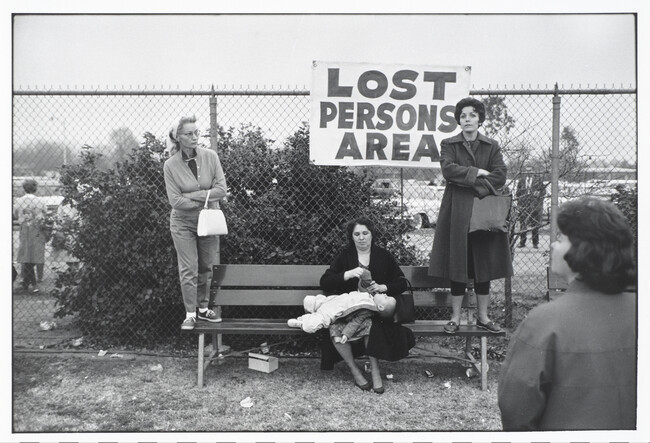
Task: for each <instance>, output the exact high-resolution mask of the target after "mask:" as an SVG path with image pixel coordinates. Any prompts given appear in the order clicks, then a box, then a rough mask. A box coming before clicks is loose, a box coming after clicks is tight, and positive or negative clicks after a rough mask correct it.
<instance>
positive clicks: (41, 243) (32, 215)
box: [14, 194, 47, 263]
mask: <svg viewBox="0 0 650 443" xmlns="http://www.w3.org/2000/svg"><path fill="white" fill-rule="evenodd" d="M14 208H15V209H14V217H16V218H17V219H18V223H20V236H19V238H20V245H19V247H18V255H17V257H16V261H17V262H18V263H44V262H45V243H46V242H47V238H46V237H45V234H44V232H43V220H44V218H45V213H46V210H47V207H46V206H45V203H44V202H43V200H42V199H41V198H40V197H37V196H35V195H34V194H25V195H23V196H22V197H20V198H18V199H16V203H15V205H14Z"/></svg>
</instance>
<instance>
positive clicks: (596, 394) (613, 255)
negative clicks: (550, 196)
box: [498, 198, 637, 431]
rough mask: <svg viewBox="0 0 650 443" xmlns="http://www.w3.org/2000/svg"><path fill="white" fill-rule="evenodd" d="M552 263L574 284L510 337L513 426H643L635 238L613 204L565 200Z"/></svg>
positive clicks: (505, 416) (504, 392)
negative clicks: (638, 413) (633, 289)
mask: <svg viewBox="0 0 650 443" xmlns="http://www.w3.org/2000/svg"><path fill="white" fill-rule="evenodd" d="M557 225H558V228H559V231H560V232H559V235H558V238H557V240H556V241H554V242H553V243H552V244H551V271H552V272H554V273H555V274H557V275H559V276H560V277H563V278H564V279H566V280H567V281H568V282H569V286H568V288H567V290H566V292H565V293H564V294H563V295H561V296H559V298H557V299H555V300H553V301H551V302H550V303H545V304H542V305H539V306H537V307H535V308H534V309H533V310H531V311H530V312H529V313H528V316H527V317H526V318H525V319H524V320H523V321H522V322H521V324H520V325H519V327H518V328H517V330H516V331H515V333H514V335H513V337H512V338H511V339H510V344H509V346H508V353H507V357H506V360H505V362H504V365H503V366H502V368H501V373H500V375H499V392H498V400H499V408H500V409H501V421H502V424H503V429H504V430H507V431H534V430H590V429H635V427H636V406H637V404H636V398H637V397H636V387H637V385H636V380H637V374H636V367H637V358H636V356H637V341H636V335H637V328H636V312H637V308H636V303H637V300H636V294H635V293H634V292H624V291H625V289H626V287H627V286H628V285H631V284H634V281H635V264H634V237H633V234H632V230H631V229H630V226H629V224H628V222H627V220H626V219H625V217H624V216H623V214H622V213H621V211H620V210H619V209H618V208H616V206H614V204H613V203H610V202H604V201H600V200H596V199H593V198H591V199H590V198H585V199H579V200H573V201H570V202H567V203H565V204H564V205H562V207H561V208H560V212H559V214H558V217H557Z"/></svg>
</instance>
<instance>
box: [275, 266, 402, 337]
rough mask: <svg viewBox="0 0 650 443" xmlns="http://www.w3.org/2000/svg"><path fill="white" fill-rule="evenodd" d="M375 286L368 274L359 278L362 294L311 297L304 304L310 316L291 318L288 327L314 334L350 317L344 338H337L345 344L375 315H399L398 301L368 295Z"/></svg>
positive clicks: (360, 292) (355, 292)
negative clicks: (396, 312) (369, 290)
mask: <svg viewBox="0 0 650 443" xmlns="http://www.w3.org/2000/svg"><path fill="white" fill-rule="evenodd" d="M371 284H372V279H371V278H370V272H367V273H366V272H364V274H363V275H362V276H361V278H360V279H359V291H352V292H349V293H345V294H341V295H330V296H324V295H315V296H314V295H308V296H307V297H305V300H304V301H303V305H304V308H305V311H306V312H307V314H305V315H301V316H300V317H298V318H291V319H289V320H288V321H287V325H288V326H289V327H292V328H302V330H303V331H305V332H308V333H310V334H313V333H314V332H316V331H318V330H319V329H323V328H328V327H329V326H330V325H331V324H332V323H334V322H335V321H337V320H339V319H342V318H344V317H347V318H346V320H345V326H344V327H343V329H342V333H341V335H340V336H336V337H334V340H335V341H337V342H341V343H345V342H347V341H348V339H350V338H352V337H354V336H355V334H356V332H357V331H358V330H359V329H360V328H362V327H363V325H364V322H365V321H366V320H369V319H370V317H371V316H372V315H373V314H374V313H375V312H377V313H379V315H380V316H381V317H382V318H391V317H392V316H393V314H394V313H395V305H396V301H395V299H394V298H393V297H389V296H388V295H386V294H381V293H379V294H374V295H373V294H370V293H368V292H367V289H366V288H367V287H368V286H370V285H371Z"/></svg>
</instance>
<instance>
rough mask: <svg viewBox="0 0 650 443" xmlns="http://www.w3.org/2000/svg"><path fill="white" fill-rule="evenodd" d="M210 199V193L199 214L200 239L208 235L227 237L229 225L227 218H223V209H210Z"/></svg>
mask: <svg viewBox="0 0 650 443" xmlns="http://www.w3.org/2000/svg"><path fill="white" fill-rule="evenodd" d="M209 198H210V191H208V195H207V196H206V197H205V206H203V209H201V212H200V213H199V225H198V226H197V228H196V233H197V234H198V235H199V237H205V236H208V235H226V234H228V225H227V224H226V217H224V216H223V211H221V209H210V208H208V199H209Z"/></svg>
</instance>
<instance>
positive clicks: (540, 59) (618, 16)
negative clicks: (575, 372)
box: [0, 0, 650, 441]
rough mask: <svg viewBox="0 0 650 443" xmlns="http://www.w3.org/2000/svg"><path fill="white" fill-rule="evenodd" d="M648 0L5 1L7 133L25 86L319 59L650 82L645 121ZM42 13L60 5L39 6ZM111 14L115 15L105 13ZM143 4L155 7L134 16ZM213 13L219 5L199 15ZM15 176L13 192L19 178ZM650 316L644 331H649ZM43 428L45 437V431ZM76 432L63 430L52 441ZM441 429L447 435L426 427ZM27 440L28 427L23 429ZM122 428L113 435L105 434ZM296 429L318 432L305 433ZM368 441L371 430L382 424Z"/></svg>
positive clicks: (202, 77)
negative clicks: (15, 99) (16, 94)
mask: <svg viewBox="0 0 650 443" xmlns="http://www.w3.org/2000/svg"><path fill="white" fill-rule="evenodd" d="M644 1H645V0H619V1H616V2H612V1H609V2H607V1H601V0H592V1H589V2H583V1H569V0H564V1H558V0H547V1H545V2H531V3H543V5H535V6H532V7H531V6H524V5H522V3H524V2H521V1H519V2H515V1H505V0H504V1H491V2H486V1H463V0H458V1H455V2H453V3H452V2H444V4H441V5H438V4H436V5H435V6H432V4H433V3H436V2H426V3H425V2H421V3H419V4H418V2H410V3H406V2H391V3H390V4H386V5H385V4H384V2H383V1H374V2H370V1H359V2H350V1H349V0H348V1H347V2H343V1H338V0H336V1H334V0H330V1H328V2H318V3H319V5H318V6H316V7H314V6H307V4H308V3H309V2H305V1H302V2H297V1H291V2H290V1H280V0H278V1H277V2H246V1H244V0H241V1H240V2H237V3H230V2H223V3H222V2H207V1H204V0H195V1H193V2H178V1H176V2H173V3H172V2H168V1H158V2H154V1H149V0H141V1H137V0H120V1H112V2H100V1H96V2H95V1H91V2H88V1H76V0H75V1H58V0H49V1H45V0H21V1H18V0H5V1H4V2H3V6H0V8H3V9H2V12H3V13H4V15H3V16H2V18H3V20H2V22H3V23H2V28H1V29H2V36H3V38H2V40H1V45H2V57H3V59H4V63H3V68H0V69H2V72H3V80H4V82H5V83H4V86H5V88H3V90H2V91H3V93H4V96H3V97H2V98H3V99H4V100H2V103H3V105H4V107H3V108H2V109H3V111H4V112H3V117H4V118H3V119H2V125H3V126H2V128H3V130H4V131H3V133H4V134H5V137H6V138H5V140H6V143H7V144H11V143H12V140H11V138H10V137H11V133H12V130H11V118H10V116H11V112H12V108H11V103H12V94H11V91H12V90H13V89H16V90H21V89H34V88H39V89H55V90H58V89H94V88H100V89H105V88H111V89H112V88H115V89H136V90H142V89H144V88H147V89H154V88H155V89H173V90H175V89H208V88H209V87H210V85H215V88H217V89H221V88H223V89H240V88H243V89H271V88H272V89H301V90H302V89H309V84H310V80H311V63H312V61H313V60H323V61H342V62H343V61H349V62H369V63H384V62H389V63H403V64H418V65H422V64H425V65H440V64H442V65H471V66H472V80H471V83H472V85H473V89H484V88H485V89H487V88H494V87H507V88H509V89H516V88H521V86H523V87H526V88H530V87H532V88H544V89H546V88H551V87H552V86H553V85H554V84H555V83H556V82H557V83H559V85H560V87H565V88H570V87H575V88H578V87H587V86H589V87H612V86H614V87H624V88H629V87H632V88H635V87H639V100H638V120H639V121H642V122H644V121H645V122H647V121H650V120H649V119H650V116H649V115H648V112H647V111H646V109H647V104H646V103H647V101H646V100H645V98H647V97H645V95H647V94H645V93H644V92H643V88H644V87H645V82H644V81H643V80H646V81H647V79H648V75H649V72H648V70H647V67H646V66H647V63H646V62H645V60H647V59H649V58H648V54H647V50H646V49H647V48H646V44H645V42H647V41H650V39H648V35H647V32H648V31H647V30H648V29H650V24H649V23H648V19H647V13H648V7H647V6H646V3H645V2H644ZM439 3H442V2H439ZM271 4H272V6H270V5H271ZM422 4H425V6H421V5H422ZM215 5H218V6H215ZM434 7H435V10H434ZM242 12H243V13H244V14H239V13H242ZM626 12H638V13H639V15H638V19H639V22H638V24H639V26H638V28H635V21H634V16H633V15H632V14H626ZM12 13H24V14H26V15H18V16H14V18H13V23H12V22H11V15H10V14H12ZM41 13H47V14H49V15H38V14H41ZM100 13H101V14H110V13H113V14H114V15H94V14H100ZM140 13H144V14H145V15H133V14H140ZM161 13H164V15H161ZM202 13H209V15H193V14H202ZM66 14H80V15H72V16H71V15H66ZM187 14H189V15H187ZM12 25H13V26H12ZM637 29H638V31H637ZM637 44H638V46H637ZM637 62H639V64H638V65H637ZM637 69H638V71H637ZM638 142H639V146H641V147H644V146H645V147H647V146H648V137H647V133H646V132H645V130H644V127H643V125H640V129H639V137H638ZM639 151H640V152H639V162H640V163H639V164H640V168H641V169H643V165H644V164H647V162H646V161H645V159H646V156H647V154H646V150H645V149H640V150H639ZM3 166H4V168H5V169H3V170H2V171H1V172H0V173H3V176H4V177H7V178H9V177H10V176H11V165H10V163H9V162H3ZM639 175H640V189H641V193H642V200H645V197H643V190H644V189H645V188H644V181H643V174H639ZM6 184H7V187H6V189H9V188H8V186H9V181H7V182H6ZM2 198H3V200H2V203H3V205H6V206H4V207H5V208H8V207H10V196H9V193H4V194H3V197H2ZM643 205H645V203H643ZM644 207H646V206H644ZM7 213H8V212H7ZM639 217H640V219H639V224H640V225H643V222H644V221H645V219H646V218H647V217H645V216H644V212H643V211H640V214H639ZM0 220H3V221H4V223H5V225H4V226H2V227H0V231H1V232H10V231H11V228H10V223H11V222H10V219H9V218H8V217H4V219H2V218H0ZM646 242H647V234H646V233H645V231H644V230H639V244H641V245H643V244H646ZM3 260H4V261H6V266H3V268H6V269H7V270H8V269H9V268H8V261H9V260H10V257H6V256H5V257H3ZM645 263H646V257H645V255H644V254H641V258H640V263H639V269H643V268H644V265H645ZM7 275H8V271H7ZM7 280H8V277H7ZM7 284H8V282H7ZM639 284H640V287H641V291H642V292H643V291H644V292H645V293H647V291H648V288H649V287H650V286H649V284H648V283H647V282H643V281H642V282H640V283H639ZM6 300H7V301H8V300H10V298H9V297H7V298H6ZM639 303H640V309H646V308H647V303H646V302H645V301H644V299H643V297H640V298H639ZM641 305H643V306H641ZM6 308H7V309H3V310H0V312H1V313H2V315H3V316H2V317H0V318H1V319H2V320H4V324H5V325H9V324H11V308H10V307H9V306H6ZM645 312H647V311H645ZM645 317H647V315H643V316H642V315H639V318H645ZM642 323H643V322H640V325H639V326H640V335H643V333H644V331H646V332H647V329H648V328H647V326H643V324H642ZM8 335H9V334H7V336H8ZM8 344H9V345H10V342H9V343H8ZM647 357H648V356H647V353H643V355H641V357H640V358H641V360H640V367H643V363H647V360H648V359H647ZM4 360H5V364H4V365H3V367H2V368H1V369H2V370H3V372H10V370H11V367H10V359H4ZM639 383H640V385H639V386H640V390H641V389H644V387H646V388H647V387H648V384H650V382H648V381H647V379H646V378H644V377H640V378H639ZM6 385H8V383H7V384H6ZM2 394H3V397H2V399H3V400H4V399H6V398H9V395H10V392H5V391H4V390H3V392H2ZM644 407H645V409H644V410H643V411H646V412H647V410H648V408H647V404H644ZM641 416H642V415H640V417H641ZM5 418H6V417H5ZM5 422H8V420H5ZM5 425H6V424H5ZM644 426H645V424H644ZM643 430H644V432H645V433H642V434H628V435H623V436H622V437H619V438H622V439H623V440H618V441H647V438H648V435H650V434H648V429H647V426H646V427H644V428H643ZM7 431H8V432H7ZM0 433H2V437H3V438H1V439H2V440H3V441H5V440H6V441H20V440H21V436H10V435H8V434H9V433H10V430H7V429H4V428H2V429H0ZM44 437H45V436H44V435H40V436H37V439H38V440H39V441H40V440H42V439H43V438H44ZM64 437H65V436H64V435H58V436H55V437H53V440H56V441H60V440H61V439H65V438H64ZM118 437H119V438H118ZM193 437H194V439H193V440H192V441H200V440H205V439H206V436H205V435H198V436H193ZM256 437H259V436H255V435H253V434H251V435H245V436H243V437H242V436H240V437H239V438H238V439H237V440H238V441H242V440H250V441H254V439H255V438H256ZM441 437H442V438H444V436H437V437H436V436H427V438H429V439H435V438H441ZM26 438H27V436H22V440H24V439H26ZM94 438H95V439H94V440H93V436H85V435H83V434H75V435H72V436H69V437H68V439H73V440H74V441H99V440H100V439H98V438H97V437H94ZM120 438H122V437H121V436H116V435H114V434H113V435H109V436H107V437H106V438H105V439H104V440H110V441H116V440H119V439H120ZM136 438H139V439H141V438H144V436H142V437H136ZM152 438H153V439H154V440H156V441H177V439H178V438H179V436H173V435H172V436H166V435H163V434H156V435H154V436H153V437H152ZM182 438H183V439H186V440H187V439H190V440H191V439H192V435H191V434H185V435H183V437H182ZM267 438H268V436H267ZM296 438H298V439H301V440H304V439H305V438H308V439H309V438H311V440H309V441H317V440H318V439H319V437H318V436H314V435H305V434H301V435H300V436H296ZM326 438H327V439H329V440H330V441H337V436H335V435H332V434H330V435H327V436H326ZM394 438H395V437H394ZM396 438H397V439H399V436H397V437H396ZM418 438H421V437H418ZM447 438H448V439H449V438H451V439H453V440H458V439H461V438H471V439H472V440H473V441H493V439H494V438H495V436H494V435H493V434H491V433H483V434H471V436H470V437H467V436H466V435H465V434H462V433H461V434H458V433H457V434H454V435H452V436H447ZM497 438H503V436H501V437H497ZM517 438H519V440H517ZM531 438H532V436H531V435H523V436H517V435H513V434H510V435H508V436H507V438H506V439H507V440H511V441H525V440H528V441H530V439H531ZM540 438H541V439H543V440H544V441H569V440H567V438H570V439H571V441H576V439H580V438H583V440H581V441H598V440H599V439H602V438H603V437H599V436H597V435H593V434H587V435H576V434H572V435H569V436H567V435H564V434H562V433H560V434H558V435H548V434H545V435H542V436H537V439H538V440H539V439H540ZM611 438H616V436H614V435H608V436H607V439H608V441H610V440H609V439H611ZM89 439H90V440H89ZM258 439H259V438H258ZM278 439H279V437H278ZM341 439H347V440H346V441H348V440H350V437H349V436H347V435H343V436H340V437H339V438H338V440H341ZM365 439H366V440H371V435H367V437H365ZM134 440H135V438H134ZM274 440H275V438H274ZM375 440H376V438H375Z"/></svg>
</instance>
